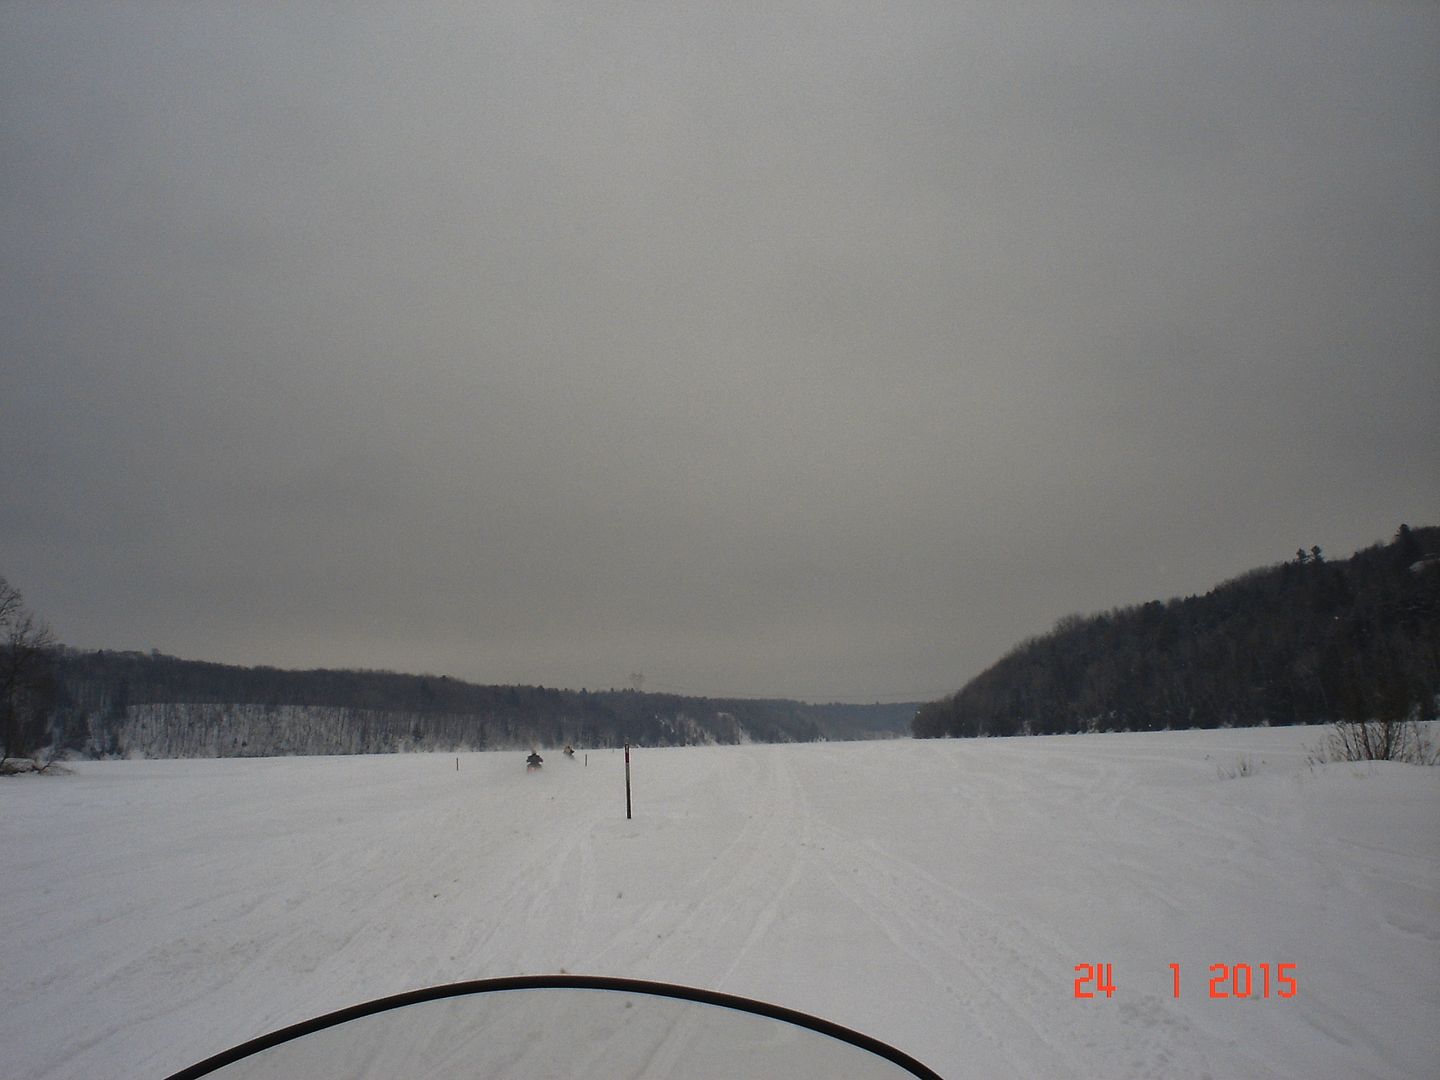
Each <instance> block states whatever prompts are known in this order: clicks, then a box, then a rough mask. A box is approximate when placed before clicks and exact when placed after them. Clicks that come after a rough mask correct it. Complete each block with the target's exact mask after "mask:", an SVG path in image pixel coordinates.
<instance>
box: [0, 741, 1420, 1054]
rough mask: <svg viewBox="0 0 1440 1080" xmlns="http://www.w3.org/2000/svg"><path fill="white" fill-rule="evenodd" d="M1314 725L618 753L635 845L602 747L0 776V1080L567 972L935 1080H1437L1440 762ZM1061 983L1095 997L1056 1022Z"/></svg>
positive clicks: (196, 1049) (1067, 992)
mask: <svg viewBox="0 0 1440 1080" xmlns="http://www.w3.org/2000/svg"><path fill="white" fill-rule="evenodd" d="M1322 734H1323V733H1322V732H1320V731H1318V730H1315V729H1309V730H1307V729H1262V730H1244V731H1209V732H1173V733H1171V732H1166V733H1157V734H1117V735H1091V736H1059V737H1051V738H1031V739H1014V740H981V741H959V742H925V743H916V742H908V741H901V742H883V743H842V744H814V745H788V746H766V745H753V746H740V747H710V748H694V749H676V750H637V751H635V752H634V760H633V769H634V805H635V817H634V820H629V821H627V820H626V818H625V792H624V766H623V763H622V757H621V755H620V753H618V752H614V751H598V752H597V751H590V752H589V755H588V764H586V763H585V762H584V760H583V759H577V760H576V761H573V762H570V761H566V760H564V759H563V757H562V756H561V755H560V754H558V753H553V754H547V764H546V766H545V768H544V770H543V771H542V772H540V773H537V774H534V775H527V774H526V773H525V771H524V768H523V755H520V754H473V755H467V756H463V757H461V758H460V759H459V766H460V767H459V769H458V770H457V768H456V760H457V759H456V758H455V757H454V756H453V755H408V756H393V757H352V758H286V759H264V760H233V759H232V760H224V761H134V762H106V763H87V764H79V765H77V766H75V775H72V776H69V777H46V778H38V777H37V778H32V777H19V778H14V779H12V780H8V781H6V782H5V783H4V784H0V842H3V852H4V873H3V874H0V911H3V912H4V916H5V932H4V933H3V935H0V1074H3V1075H5V1076H15V1077H32V1078H36V1080H58V1078H62V1077H67V1078H68V1077H75V1078H81V1077H84V1078H92V1077H121V1078H129V1077H134V1078H140V1077H155V1076H161V1075H166V1074H168V1073H169V1072H171V1071H173V1070H175V1069H178V1068H180V1067H182V1066H184V1065H187V1064H190V1063H191V1062H193V1061H195V1060H198V1059H200V1058H202V1057H205V1056H207V1055H209V1054H211V1053H213V1052H215V1051H217V1050H220V1049H222V1048H224V1047H226V1046H228V1045H231V1044H233V1043H236V1042H240V1041H242V1040H244V1039H246V1038H248V1037H250V1036H252V1035H255V1034H258V1033H260V1032H262V1031H266V1030H270V1029H273V1028H276V1027H279V1026H282V1025H285V1024H288V1023H291V1022H294V1021H297V1020H301V1019H304V1018H307V1017H310V1016H314V1015H317V1014H319V1013H322V1012H326V1011H329V1010H333V1009H337V1008H340V1007H342V1006H345V1005H349V1004H353V1003H355V1002H358V1001H362V1000H367V999H370V998H375V997H379V996H382V995H386V994H391V993H396V992H399V991H401V990H405V989H410V988H414V987H420V986H425V985H430V984H435V983H442V982H452V981H457V980H463V979H475V978H485V977H491V976H499V975H510V974H520V973H537V972H557V971H562V970H564V971H568V972H572V973H586V974H608V975H620V976H628V977H633V978H643V979H657V980H663V981H669V982H679V983H685V984H690V985H696V986H703V987H708V988H711V989H715V990H721V991H725V992H728V993H735V994H741V995H745V996H750V997H757V998H761V999H764V1000H768V1001H773V1002H776V1003H778V1004H782V1005H786V1006H789V1007H791V1008H796V1009H800V1010H803V1011H806V1012H810V1013H814V1014H817V1015H820V1016H823V1017H826V1018H828V1019H831V1020H834V1021H837V1022H839V1023H841V1024H845V1025H847V1026H850V1027H853V1028H857V1029H859V1030H861V1031H864V1032H866V1033H868V1034H871V1035H875V1036H877V1037H879V1038H881V1039H884V1040H886V1041H887V1042H891V1043H893V1044H894V1045H896V1046H899V1047H901V1048H902V1049H904V1050H906V1051H908V1052H910V1053H912V1054H914V1055H915V1056H916V1057H918V1058H919V1059H920V1060H922V1061H924V1062H926V1063H927V1064H929V1065H930V1066H931V1067H932V1068H935V1069H937V1070H938V1071H939V1072H940V1073H942V1074H943V1075H945V1076H947V1077H954V1078H966V1077H984V1078H996V1077H1011V1076H1013V1077H1032V1078H1033V1077H1067V1078H1068V1077H1102V1076H1103V1077H1147V1078H1149V1077H1180V1078H1186V1077H1193V1078H1199V1077H1213V1078H1216V1080H1221V1078H1227V1077H1242V1076H1243V1077H1250V1078H1265V1077H1307V1078H1312V1077H1345V1078H1353V1077H1407V1078H1411V1077H1421V1076H1433V1075H1435V1071H1434V1070H1435V1067H1436V1062H1437V1060H1440V1056H1437V1055H1440V1038H1437V1035H1436V1030H1437V1027H1436V1025H1437V1020H1440V771H1437V770H1434V769H1424V768H1419V767H1413V766H1402V765H1375V766H1366V767H1361V766H1352V765H1327V766H1320V767H1315V768H1311V767H1309V766H1308V765H1307V763H1306V752H1307V749H1309V748H1311V747H1314V746H1317V745H1318V743H1319V742H1320V740H1321V737H1322ZM582 754H583V751H582ZM1242 762H1243V763H1245V765H1246V766H1247V767H1248V769H1249V770H1251V771H1252V774H1251V775H1240V776H1229V775H1227V774H1232V773H1236V772H1242V771H1245V770H1244V769H1242V768H1241V765H1242ZM1079 964H1092V965H1094V964H1103V965H1109V966H1110V967H1109V970H1110V972H1112V973H1113V980H1114V983H1115V987H1116V988H1115V991H1114V994H1113V996H1110V997H1107V996H1106V995H1105V994H1104V993H1103V992H1099V990H1098V988H1097V982H1098V981H1092V982H1091V983H1090V984H1082V986H1081V989H1087V988H1088V989H1090V990H1091V991H1092V992H1094V993H1095V994H1096V996H1095V997H1093V998H1090V999H1077V997H1076V989H1077V986H1076V980H1077V973H1076V965H1079ZM1171 964H1178V965H1179V970H1180V980H1181V984H1180V994H1179V997H1178V998H1177V997H1176V996H1175V995H1174V969H1172V968H1171V966H1170V965H1171ZM1214 964H1224V965H1228V966H1229V967H1228V968H1227V970H1226V973H1225V978H1224V979H1223V981H1217V982H1216V984H1215V985H1216V989H1217V990H1218V989H1221V988H1222V987H1223V989H1225V990H1226V991H1228V992H1229V993H1231V995H1232V996H1231V997H1228V998H1224V999H1221V998H1212V997H1211V996H1210V989H1211V965H1214ZM1242 964H1243V965H1248V969H1249V976H1250V981H1251V987H1250V994H1249V996H1248V997H1246V998H1236V997H1234V996H1233V995H1234V993H1235V991H1236V989H1237V983H1238V984H1239V985H1240V986H1241V987H1243V986H1244V981H1243V973H1237V972H1236V970H1235V967H1236V966H1237V965H1242ZM1281 964H1293V965H1295V967H1294V968H1293V969H1286V973H1287V974H1289V973H1292V970H1293V974H1294V975H1295V976H1296V978H1297V980H1298V982H1297V983H1296V984H1295V985H1296V987H1297V989H1296V991H1295V993H1294V995H1293V996H1291V997H1281V996H1280V993H1281V990H1282V989H1284V988H1286V987H1287V986H1288V984H1284V983H1282V982H1281V981H1280V979H1279V975H1280V971H1279V965H1281ZM1262 965H1268V968H1266V967H1262ZM1266 977H1268V980H1269V987H1268V990H1269V994H1268V996H1266V995H1265V994H1264V992H1263V991H1264V988H1263V987H1262V985H1261V983H1262V979H1263V978H1266Z"/></svg>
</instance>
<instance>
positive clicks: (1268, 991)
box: [1075, 963, 1300, 1000]
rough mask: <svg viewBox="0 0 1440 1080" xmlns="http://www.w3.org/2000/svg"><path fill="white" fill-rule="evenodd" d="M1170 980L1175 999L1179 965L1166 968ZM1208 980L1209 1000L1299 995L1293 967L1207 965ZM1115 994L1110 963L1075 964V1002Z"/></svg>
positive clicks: (1113, 967)
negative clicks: (1168, 970) (1208, 969)
mask: <svg viewBox="0 0 1440 1080" xmlns="http://www.w3.org/2000/svg"><path fill="white" fill-rule="evenodd" d="M1170 977H1171V996H1172V997H1175V998H1178V997H1179V996H1180V965H1179V964H1171V965H1170ZM1209 977H1210V982H1209V990H1210V997H1211V999H1213V1000H1219V999H1222V998H1234V999H1240V1000H1249V999H1256V1000H1265V999H1268V998H1272V997H1275V998H1293V997H1295V996H1296V995H1297V994H1298V993H1299V992H1300V973H1299V966H1298V965H1297V964H1273V965H1272V964H1268V963H1266V964H1211V965H1210V971H1209ZM1117 991H1118V988H1117V987H1116V985H1115V965H1114V964H1076V965H1075V997H1076V998H1077V999H1081V1000H1083V999H1091V998H1097V997H1106V998H1113V997H1114V996H1115V994H1116V993H1117Z"/></svg>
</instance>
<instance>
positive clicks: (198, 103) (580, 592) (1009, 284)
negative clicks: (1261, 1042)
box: [0, 0, 1440, 701]
mask: <svg viewBox="0 0 1440 1080" xmlns="http://www.w3.org/2000/svg"><path fill="white" fill-rule="evenodd" d="M1437 196H1440V6H1437V5H1436V4H1433V3H1428V2H1425V3H1419V2H1417V3H1404V2H1381V0H1374V2H1365V0H1352V2H1339V3H1326V2H1322V0H1304V2H1300V3H1287V2H1284V0H1267V2H1265V3H1255V2H1254V0H1236V2H1234V3H1222V2H1198V0H1197V2H1194V3H1160V2H1136V3H1031V2H1026V3H1015V2H1013V0H1004V2H1000V3H993V4H990V3H987V4H977V3H957V2H955V0H943V2H934V3H893V2H883V3H880V2H876V3H858V2H849V0H846V2H835V0H824V2H819V3H806V4H783V3H780V4H713V3H708V2H706V3H693V4H691V3H663V4H656V3H627V2H617V3H611V4H592V3H583V4H582V3H546V2H537V0H523V2H512V0H497V2H493V3H484V4H473V3H468V2H467V3H453V4H451V3H446V4H379V5H372V6H362V5H358V4H343V5H328V4H327V5H321V4H315V3H309V2H305V3H295V4H280V3H265V2H258V3H257V2H253V0H246V2H236V3H224V4H222V3H198V4H170V3H166V4H160V3H153V4H149V3H140V2H136V3H111V4H75V3H45V4H39V3H28V2H6V3H3V4H0V455H3V470H0V496H3V501H0V574H3V575H4V576H6V577H7V578H8V579H9V580H10V581H11V583H12V584H14V585H16V586H17V587H19V588H20V589H21V590H22V591H23V592H24V594H25V598H26V600H27V602H28V604H29V605H30V606H31V607H32V608H33V609H35V610H36V612H37V613H38V614H40V615H41V616H42V617H44V618H45V619H46V620H47V621H48V622H49V623H50V624H51V625H52V627H53V628H54V630H55V632H56V634H57V636H58V637H59V638H60V639H61V640H63V641H65V642H67V643H69V644H72V645H77V646H81V647H109V648H143V649H149V648H152V647H153V648H158V649H160V650H162V651H164V652H169V653H174V654H177V655H180V656H184V657H191V658H200V659H211V660H219V661H225V662H232V663H243V664H255V663H266V664H274V665H278V666H284V667H313V666H353V667H378V668H390V669H394V670H401V671H428V672H433V673H437V674H438V673H445V674H449V675H452V676H456V677H461V678H466V679H471V680H477V681H482V682H507V683H508V682H519V683H528V684H534V683H539V684H544V685H548V686H566V687H576V688H578V687H581V686H587V687H590V688H591V689H595V688H603V687H610V686H624V685H628V682H629V676H630V673H631V672H635V671H640V672H643V673H644V674H645V688H646V689H653V690H668V691H676V692H681V693H697V694H709V695H744V696H780V695H783V696H795V697H804V698H810V699H822V700H831V699H844V700H864V701H873V700H903V699H915V698H930V697H937V696H939V695H941V694H943V693H946V692H949V691H952V690H954V689H956V688H957V687H959V686H960V685H962V684H963V683H964V682H965V681H966V680H968V679H969V678H971V677H972V676H974V675H976V674H978V673H979V672H980V671H981V670H983V669H984V668H985V667H986V666H988V665H989V664H990V663H991V662H993V661H994V660H996V659H998V658H999V657H1000V656H1001V655H1002V654H1003V653H1005V652H1006V651H1007V650H1008V649H1009V648H1010V647H1011V646H1012V645H1014V644H1015V643H1016V642H1017V641H1019V640H1020V639H1022V638H1025V637H1028V636H1030V635H1033V634H1037V633H1042V632H1045V631H1047V630H1048V629H1050V628H1051V626H1053V624H1054V623H1055V621H1056V620H1057V619H1058V618H1060V617H1061V616H1064V615H1066V614H1069V613H1072V612H1082V613H1089V612H1093V611H1097V610H1101V609H1105V608H1109V607H1113V606H1116V605H1121V604H1130V603H1137V602H1141V601H1144V600H1148V599H1152V598H1162V599H1163V598H1168V597H1171V596H1176V595H1185V594H1187V593H1192V592H1203V591H1205V590H1206V589H1208V588H1209V587H1211V586H1212V585H1214V584H1216V583H1218V582H1219V581H1221V580H1224V579H1225V578H1228V577H1231V576H1234V575H1236V574H1238V573H1240V572H1243V571H1245V570H1247V569H1250V568H1251V567H1254V566H1259V565H1266V564H1271V563H1275V562H1279V561H1282V560H1283V559H1285V558H1286V557H1287V556H1288V555H1290V554H1291V553H1293V552H1294V550H1295V549H1296V547H1298V546H1301V545H1304V546H1305V547H1307V548H1308V547H1309V546H1310V545H1312V544H1319V545H1321V546H1322V547H1324V548H1325V549H1326V550H1327V551H1328V552H1330V553H1331V554H1332V555H1335V556H1337V557H1338V556H1343V555H1348V554H1349V553H1350V552H1352V551H1353V550H1355V549H1357V548H1359V547H1363V546H1366V545H1368V544H1371V543H1373V542H1376V541H1379V540H1385V539H1388V538H1389V537H1390V536H1391V535H1392V534H1393V533H1394V531H1395V529H1396V528H1397V527H1398V526H1399V525H1400V524H1401V523H1402V522H1407V523H1409V524H1412V525H1425V524H1440V421H1437V418H1440V389H1437V388H1440V218H1437V207H1440V197H1437Z"/></svg>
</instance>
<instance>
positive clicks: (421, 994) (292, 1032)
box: [166, 975, 942, 1080]
mask: <svg viewBox="0 0 1440 1080" xmlns="http://www.w3.org/2000/svg"><path fill="white" fill-rule="evenodd" d="M506 990H612V991H620V992H622V993H632V994H648V995H650V996H653V997H662V998H675V999H678V1000H682V1001H695V1002H700V1003H702V1004H705V1005H718V1006H720V1007H722V1008H726V1009H736V1010H738V1011H740V1012H747V1013H754V1014H756V1015H759V1016H766V1017H769V1018H770V1019H772V1020H780V1021H783V1022H785V1023H789V1024H794V1025H795V1026H796V1027H802V1028H808V1029H810V1030H811V1031H816V1032H819V1033H820V1034H822V1035H828V1036H830V1037H831V1038H832V1039H839V1040H840V1041H841V1042H847V1043H850V1044H851V1045H852V1046H857V1047H859V1048H860V1049H862V1050H866V1051H868V1052H870V1053H872V1054H874V1055H876V1056H877V1057H881V1058H884V1059H885V1060H887V1061H890V1062H893V1063H894V1064H896V1065H898V1066H900V1068H902V1069H905V1070H907V1071H908V1072H911V1073H913V1074H914V1075H915V1076H918V1077H920V1078H921V1080H942V1078H941V1077H940V1075H939V1074H938V1073H936V1072H935V1071H934V1070H933V1069H930V1068H928V1067H927V1066H925V1065H923V1064H921V1063H920V1062H918V1061H916V1060H915V1059H914V1058H912V1057H911V1056H910V1055H909V1054H906V1053H905V1052H904V1051H902V1050H897V1049H896V1048H895V1047H893V1046H890V1045H889V1044H888V1043H883V1042H881V1041H880V1040H879V1039H874V1038H871V1037H870V1036H869V1035H865V1034H863V1033H861V1032H858V1031H853V1030H851V1029H850V1028H847V1027H843V1026H842V1025H840V1024H836V1023H832V1022H831V1021H829V1020H823V1019H821V1018H820V1017H818V1016H810V1015H809V1014H807V1013H802V1012H797V1011H795V1010H794V1009H787V1008H784V1007H783V1006H780V1005H771V1004H769V1003H768V1002H764V1001H755V1000H753V999H751V998H743V997H737V996H735V995H733V994H722V993H719V992H717V991H714V990H702V989H700V988H698V987H693V986H679V985H676V984H674V983H662V982H649V981H646V980H643V979H618V978H609V977H607V976H603V975H513V976H509V977H506V978H499V979H474V980H471V981H468V982H458V983H446V984H444V985H441V986H427V987H425V988H423V989H420V990H408V991H406V992H404V993H402V994H394V995H392V996H390V997H384V998H376V999H375V1000H374V1001H366V1002H363V1003H362V1004H359V1005H351V1006H349V1007H347V1008H344V1009H340V1010H338V1011H336V1012H332V1013H326V1014H325V1015H324V1016H317V1017H315V1018H314V1019H312V1020H303V1021H301V1022H300V1023H298V1024H291V1025H290V1026H289V1027H283V1028H280V1029H279V1030H277V1031H272V1032H269V1033H268V1034H265V1035H260V1036H258V1037H257V1038H254V1039H251V1040H249V1041H248V1042H243V1043H241V1044H239V1045H238V1046H232V1047H231V1048H230V1049H228V1050H224V1051H221V1052H220V1053H218V1054H215V1055H214V1056H213V1057H208V1058H206V1059H205V1060H204V1061H200V1062H197V1063H196V1064H194V1065H191V1066H190V1067H189V1068H186V1069H181V1070H180V1071H179V1072H177V1073H174V1074H172V1075H171V1076H169V1077H167V1078H166V1080H195V1078H197V1077H201V1076H206V1075H208V1074H209V1073H212V1072H214V1071H215V1070H216V1069H220V1068H223V1067H224V1066H226V1065H230V1064H232V1063H234V1062H236V1061H239V1060H241V1059H242V1058H247V1057H249V1056H250V1055H252V1054H258V1053H259V1052H260V1051H262V1050H268V1049H269V1048H270V1047H272V1046H278V1045H280V1044H281V1043H286V1042H290V1041H291V1040H293V1039H299V1038H301V1037H303V1036H305V1035H310V1034H313V1033H314V1032H317V1031H323V1030H324V1029H325V1028H329V1027H334V1026H335V1025H337V1024H344V1023H348V1022H349V1021H351V1020H358V1019H360V1018H361V1017H364V1016H371V1015H373V1014H375V1013H380V1012H385V1011H387V1010H389V1009H398V1008H403V1007H404V1006H407V1005H416V1004H419V1003H420V1002H424V1001H436V1000H439V999H441V998H449V997H463V996H465V995H467V994H492V993H501V992H503V991H506Z"/></svg>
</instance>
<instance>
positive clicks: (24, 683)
mask: <svg viewBox="0 0 1440 1080" xmlns="http://www.w3.org/2000/svg"><path fill="white" fill-rule="evenodd" d="M54 648H55V637H54V635H53V634H51V632H50V628H49V627H48V626H46V625H45V624H44V623H43V622H40V621H39V620H38V619H36V618H35V615H34V613H33V612H31V611H30V610H29V609H28V608H26V607H25V604H24V599H23V598H22V597H21V595H20V590H19V589H17V588H15V587H14V586H13V585H11V584H10V583H9V582H8V581H6V580H5V578H4V577H0V772H5V771H13V766H12V762H13V760H14V759H16V758H21V757H29V756H30V755H32V754H34V753H35V751H36V750H38V749H39V748H40V745H41V742H42V740H43V738H44V734H45V718H46V709H47V706H48V704H49V698H50V694H49V693H48V691H49V690H50V688H51V687H50V678H49V675H50V655H51V651H52V650H53V649H54ZM31 767H32V768H33V767H36V766H34V765H33V763H32V765H31Z"/></svg>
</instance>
